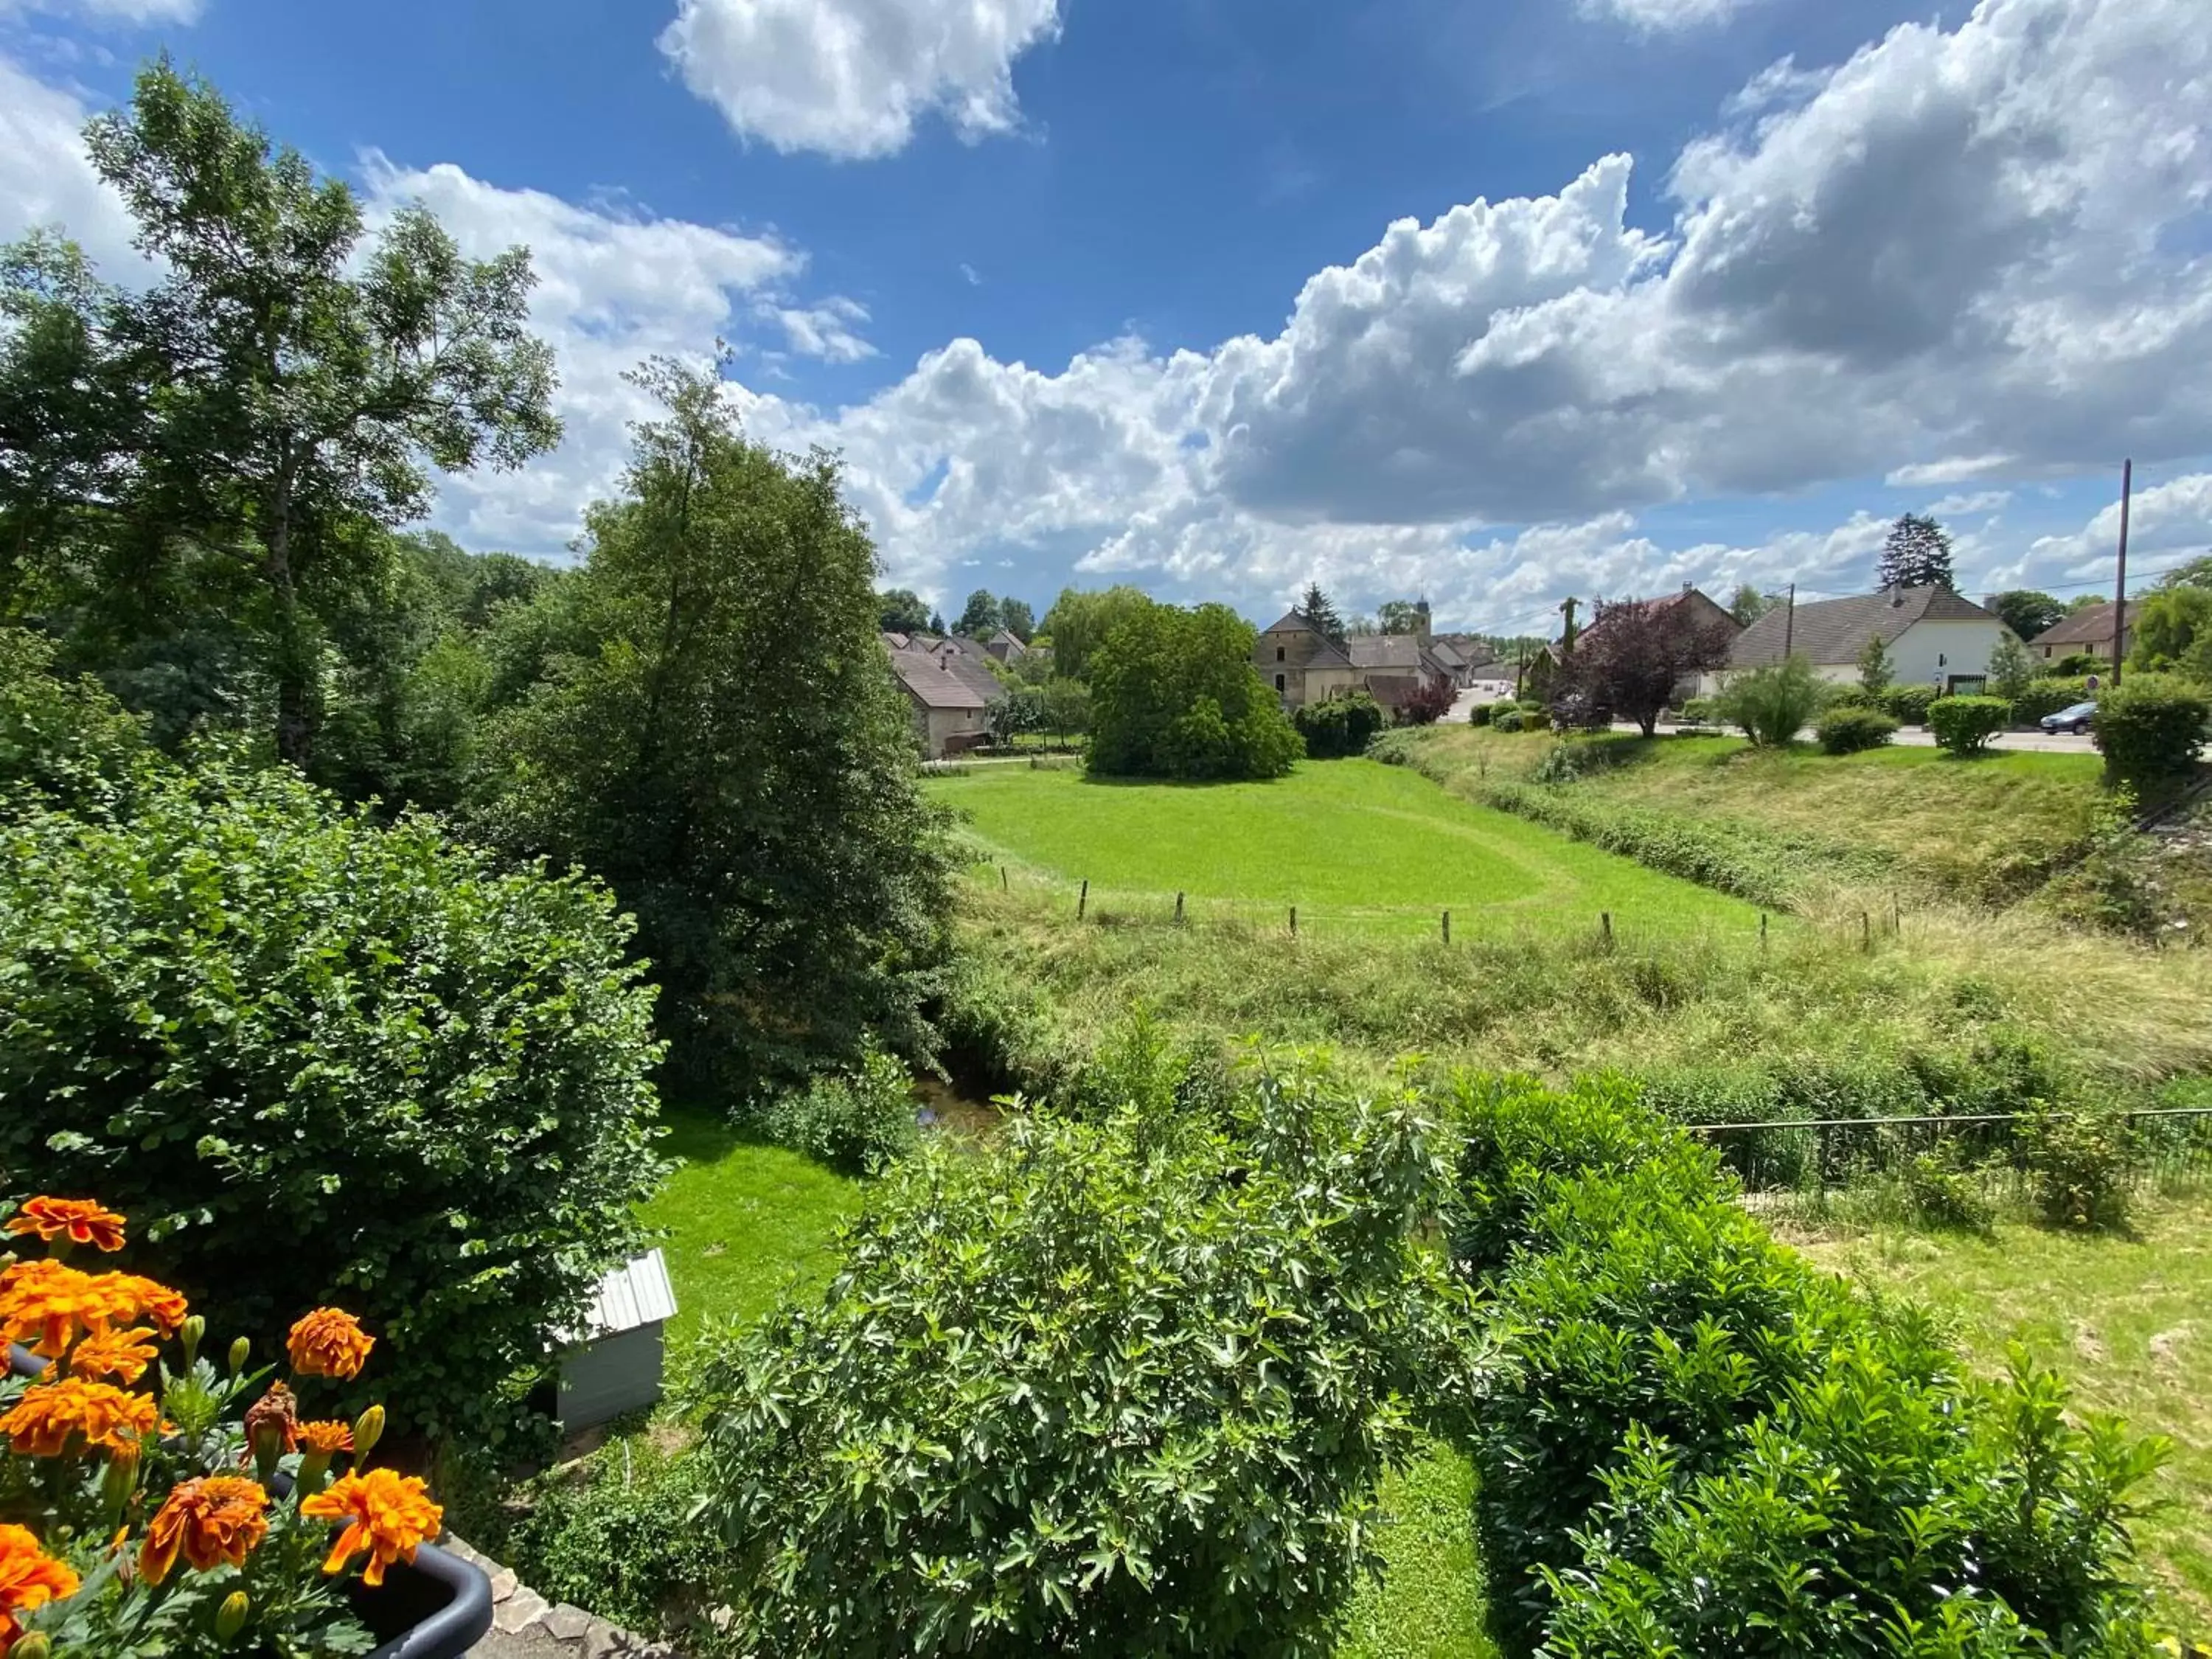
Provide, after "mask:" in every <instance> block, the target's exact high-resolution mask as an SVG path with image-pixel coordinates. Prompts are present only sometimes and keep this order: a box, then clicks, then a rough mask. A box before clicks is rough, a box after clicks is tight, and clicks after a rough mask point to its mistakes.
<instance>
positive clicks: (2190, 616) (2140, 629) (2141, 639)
mask: <svg viewBox="0 0 2212 1659" xmlns="http://www.w3.org/2000/svg"><path fill="white" fill-rule="evenodd" d="M2129 629H2130V633H2131V634H2132V635H2133V641H2134V642H2133V643H2132V644H2131V645H2130V647H2128V665H2129V666H2130V668H2136V669H2144V670H2162V669H2168V668H2172V667H2173V666H2174V665H2177V664H2179V663H2181V662H2183V661H2185V660H2186V659H2188V657H2189V654H2190V651H2191V647H2194V646H2195V645H2196V643H2197V641H2198V640H2200V639H2202V638H2204V637H2205V636H2206V635H2212V588H2208V587H2191V586H2172V587H2162V588H2160V589H2159V590H2157V591H2156V592H2152V593H2148V594H2146V595H2145V596H2144V597H2143V598H2142V599H2139V600H2137V601H2136V604H2135V605H2133V606H2132V607H2131V608H2130V621H2129Z"/></svg>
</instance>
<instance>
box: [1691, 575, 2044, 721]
mask: <svg viewBox="0 0 2212 1659" xmlns="http://www.w3.org/2000/svg"><path fill="white" fill-rule="evenodd" d="M2011 633H2012V630H2011V629H2009V628H2007V627H2006V626H2005V624H2004V620H2003V618H2002V617H1999V616H1998V615H1997V614H1996V612H1995V611H1988V610H1984V608H1983V607H1982V606H1980V605H1976V604H1975V603H1974V602H1973V601H1972V599H1966V598H1963V597H1961V596H1960V595H1959V594H1957V593H1954V592H1952V591H1951V590H1950V589H1949V588H1948V587H1891V588H1885V589H1883V590H1882V591H1881V592H1879V593H1860V594H1855V595H1853V596H1852V597H1851V598H1850V599H1814V600H1808V601H1801V602H1800V603H1799V604H1798V605H1796V606H1795V607H1794V614H1793V608H1792V607H1790V606H1778V607H1776V608H1775V609H1774V610H1772V611H1768V612H1767V613H1766V614H1765V616H1763V617H1760V618H1759V620H1758V621H1757V622H1755V623H1752V625H1751V626H1750V627H1748V628H1747V629H1744V630H1743V632H1742V633H1741V634H1739V635H1736V639H1735V645H1734V646H1733V647H1730V648H1729V659H1728V666H1727V667H1725V668H1723V669H1721V670H1719V671H1717V672H1715V673H1711V674H1706V675H1705V676H1703V677H1701V678H1700V681H1699V690H1701V691H1702V692H1704V693H1705V694H1706V695H1711V693H1712V692H1714V691H1717V690H1719V689H1720V686H1721V684H1722V682H1723V680H1725V679H1726V678H1728V676H1729V675H1730V674H1734V673H1741V671H1744V670H1746V669H1749V668H1765V667H1768V666H1770V665H1773V664H1775V663H1778V662H1780V661H1782V659H1784V656H1786V655H1794V656H1801V657H1805V658H1808V659H1810V660H1811V662H1812V665H1813V667H1814V671H1815V672H1816V673H1818V674H1819V675H1820V678H1822V679H1824V680H1827V681H1830V682H1832V683H1833V684H1855V683H1856V682H1857V679H1858V678H1859V657H1860V654H1861V653H1863V652H1864V651H1865V649H1866V645H1867V641H1869V639H1875V638H1879V639H1880V640H1881V642H1882V645H1883V647H1884V648H1885V649H1886V650H1887V652H1888V653H1889V660H1890V678H1891V679H1892V680H1893V682H1894V683H1895V684H1899V685H1934V686H1938V687H1941V688H1942V691H1943V693H1944V695H1946V696H1971V695H1974V694H1977V693H1979V692H1980V691H1982V690H1984V687H1985V686H1986V685H1987V684H1988V682H1989V669H1990V653H1991V652H1993V651H1995V650H1996V647H1997V641H2000V640H2002V639H2004V638H2006V637H2007V636H2008V635H2010V634H2011Z"/></svg>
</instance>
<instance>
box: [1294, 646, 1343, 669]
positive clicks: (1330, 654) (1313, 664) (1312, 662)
mask: <svg viewBox="0 0 2212 1659" xmlns="http://www.w3.org/2000/svg"><path fill="white" fill-rule="evenodd" d="M1305 665H1306V668H1307V669H1308V670H1309V671H1311V670H1313V669H1316V668H1349V667H1351V666H1352V659H1351V658H1349V657H1347V656H1346V655H1345V654H1344V653H1343V652H1341V651H1340V650H1338V649H1337V648H1336V647H1334V646H1333V645H1331V644H1330V643H1329V642H1328V641H1327V640H1323V641H1322V642H1321V644H1320V645H1319V646H1317V647H1315V650H1314V653H1313V655H1311V656H1310V657H1308V658H1307V659H1306V661H1305Z"/></svg>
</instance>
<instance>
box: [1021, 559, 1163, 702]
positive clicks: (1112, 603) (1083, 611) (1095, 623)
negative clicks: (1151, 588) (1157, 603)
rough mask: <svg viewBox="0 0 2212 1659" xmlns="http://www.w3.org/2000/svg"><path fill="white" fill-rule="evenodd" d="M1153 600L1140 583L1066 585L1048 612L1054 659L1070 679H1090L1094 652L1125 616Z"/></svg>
mask: <svg viewBox="0 0 2212 1659" xmlns="http://www.w3.org/2000/svg"><path fill="white" fill-rule="evenodd" d="M1151 604H1152V596H1151V595H1150V594H1148V593H1146V592H1145V591H1144V589H1142V588H1140V587H1131V586H1128V585H1127V584H1126V583H1124V584H1121V585H1120V586H1114V587H1108V588H1094V589H1091V590H1087V591H1086V590H1083V589H1079V588H1073V587H1064V588H1062V589H1061V590H1060V597H1059V598H1058V599H1054V601H1053V605H1052V609H1051V610H1049V611H1046V612H1045V613H1044V631H1045V632H1046V633H1048V634H1049V635H1052V653H1053V663H1054V666H1055V667H1057V668H1058V669H1059V671H1060V672H1061V673H1062V674H1064V675H1066V677H1067V678H1070V679H1074V680H1083V681H1085V682H1088V681H1089V679H1090V678H1091V654H1092V653H1094V652H1096V651H1097V649H1098V647H1100V646H1102V645H1103V644H1104V643H1105V642H1106V636H1107V635H1109V634H1110V633H1112V632H1113V631H1114V629H1115V627H1116V626H1117V625H1118V624H1119V623H1121V622H1122V621H1123V620H1125V619H1126V618H1127V617H1133V616H1135V615H1137V614H1138V613H1139V612H1141V611H1143V610H1144V609H1145V608H1146V606H1148V605H1151Z"/></svg>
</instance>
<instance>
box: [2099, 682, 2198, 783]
mask: <svg viewBox="0 0 2212 1659" xmlns="http://www.w3.org/2000/svg"><path fill="white" fill-rule="evenodd" d="M2207 720H2212V693H2208V692H2207V691H2206V690H2205V688H2204V687H2203V686H2201V685H2197V684H2193V683H2191V682H2190V681H2188V680H2183V679H2177V678H2172V676H2169V675H2165V674H2130V675H2129V676H2128V677H2127V678H2126V679H2125V680H2124V681H2123V682H2122V683H2121V684H2118V685H2115V686H2110V687H2107V688H2106V690H2103V691H2101V692H2100V693H2099V694H2098V697H2097V724H2096V727H2095V732H2096V739H2097V747H2098V748H2099V749H2100V750H2103V751H2104V756H2105V772H2106V776H2107V777H2109V778H2111V779H2112V781H2114V782H2119V783H2127V784H2131V785H2133V786H2135V787H2137V788H2149V789H2156V788H2159V787H2164V786H2166V785H2170V784H2171V783H2172V782H2173V781H2174V780H2175V779H2177V778H2180V777H2185V776H2186V775H2188V774H2189V772H2190V771H2191V769H2193V768H2194V767H2195V766H2196V764H2197V756H2198V755H2199V754H2201V753H2202V752H2203V748H2204V739H2205V723H2206V721H2207Z"/></svg>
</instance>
